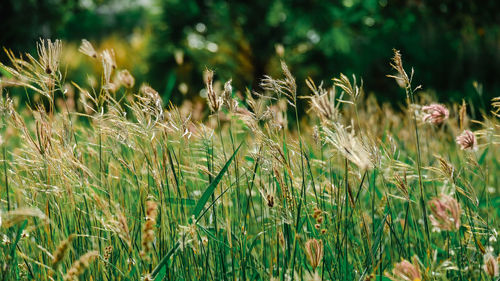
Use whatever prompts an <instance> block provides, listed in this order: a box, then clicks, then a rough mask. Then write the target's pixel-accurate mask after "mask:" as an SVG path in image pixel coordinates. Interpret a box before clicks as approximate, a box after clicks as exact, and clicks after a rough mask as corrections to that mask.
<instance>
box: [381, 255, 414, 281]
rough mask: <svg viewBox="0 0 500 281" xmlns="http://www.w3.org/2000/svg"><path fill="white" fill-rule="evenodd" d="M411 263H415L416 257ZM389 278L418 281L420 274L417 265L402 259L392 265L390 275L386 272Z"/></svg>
mask: <svg viewBox="0 0 500 281" xmlns="http://www.w3.org/2000/svg"><path fill="white" fill-rule="evenodd" d="M413 263H415V264H416V258H414V261H413ZM386 276H387V277H389V278H390V279H391V280H395V281H397V280H401V281H420V280H422V275H421V273H420V270H419V268H418V265H414V264H412V263H411V262H409V261H407V260H402V261H401V262H399V263H396V264H395V265H394V268H393V269H392V276H391V275H389V274H386Z"/></svg>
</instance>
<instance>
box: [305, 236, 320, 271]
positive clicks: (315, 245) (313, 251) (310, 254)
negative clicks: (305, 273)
mask: <svg viewBox="0 0 500 281" xmlns="http://www.w3.org/2000/svg"><path fill="white" fill-rule="evenodd" d="M305 252H306V257H307V260H308V261H309V264H310V265H311V267H312V268H313V270H316V268H317V267H318V265H319V264H320V263H321V260H322V259H323V240H317V239H309V240H307V241H306V243H305Z"/></svg>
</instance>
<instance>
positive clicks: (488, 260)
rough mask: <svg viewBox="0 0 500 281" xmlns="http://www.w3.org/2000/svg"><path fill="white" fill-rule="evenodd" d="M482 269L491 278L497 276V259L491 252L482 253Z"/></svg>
mask: <svg viewBox="0 0 500 281" xmlns="http://www.w3.org/2000/svg"><path fill="white" fill-rule="evenodd" d="M483 269H484V272H486V274H488V275H489V276H490V277H491V278H494V277H496V276H498V273H499V270H498V260H497V258H495V257H494V256H493V255H492V254H491V253H487V254H486V255H484V265H483Z"/></svg>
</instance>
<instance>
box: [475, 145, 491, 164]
mask: <svg viewBox="0 0 500 281" xmlns="http://www.w3.org/2000/svg"><path fill="white" fill-rule="evenodd" d="M488 150H489V147H487V148H486V149H485V150H484V151H483V153H482V154H481V157H479V160H478V161H477V162H478V163H479V165H483V163H484V159H485V158H486V155H488Z"/></svg>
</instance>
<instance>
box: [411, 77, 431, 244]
mask: <svg viewBox="0 0 500 281" xmlns="http://www.w3.org/2000/svg"><path fill="white" fill-rule="evenodd" d="M406 91H407V93H409V96H410V99H411V103H412V104H415V97H414V95H413V90H412V89H411V85H408V87H407V88H406ZM409 106H410V104H409ZM412 115H413V126H414V128H415V139H416V142H417V143H416V146H417V172H418V186H419V189H420V205H421V207H422V214H423V216H424V226H425V234H426V242H427V244H428V246H429V244H430V232H429V222H428V218H427V209H426V205H425V202H426V199H425V195H424V186H423V182H422V171H421V169H422V168H421V167H422V162H421V159H420V138H419V134H418V125H417V115H416V114H415V112H414V111H412Z"/></svg>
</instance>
